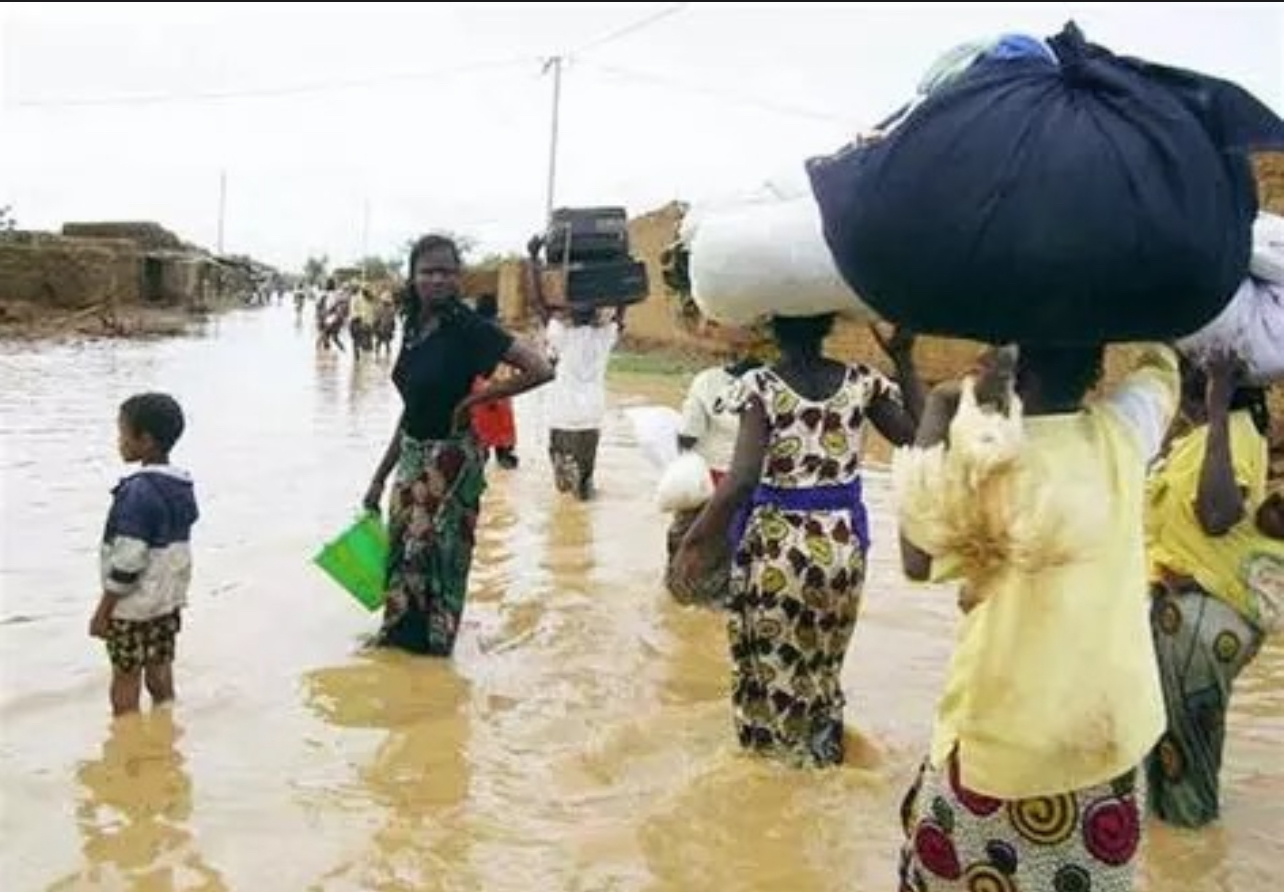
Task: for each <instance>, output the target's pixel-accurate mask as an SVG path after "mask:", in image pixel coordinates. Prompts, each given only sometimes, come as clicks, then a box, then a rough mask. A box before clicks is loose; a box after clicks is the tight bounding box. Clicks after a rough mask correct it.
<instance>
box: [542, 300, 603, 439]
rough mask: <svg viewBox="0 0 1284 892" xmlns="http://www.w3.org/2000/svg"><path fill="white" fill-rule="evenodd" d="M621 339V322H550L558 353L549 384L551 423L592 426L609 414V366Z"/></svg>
mask: <svg viewBox="0 0 1284 892" xmlns="http://www.w3.org/2000/svg"><path fill="white" fill-rule="evenodd" d="M619 339H620V326H619V325H618V324H616V323H615V322H609V323H607V324H606V325H572V326H568V325H566V324H565V323H563V322H562V321H561V320H560V319H552V320H550V321H549V323H548V346H549V348H550V349H551V350H552V351H553V353H554V354H555V356H556V357H557V366H556V375H555V377H554V378H553V383H552V384H550V385H549V387H548V403H547V405H548V426H549V427H550V428H553V429H555V430H568V431H581V430H593V429H595V428H599V427H601V426H602V419H603V417H604V416H605V415H606V367H607V363H609V362H610V360H611V351H612V350H613V349H615V345H616V343H618V342H619Z"/></svg>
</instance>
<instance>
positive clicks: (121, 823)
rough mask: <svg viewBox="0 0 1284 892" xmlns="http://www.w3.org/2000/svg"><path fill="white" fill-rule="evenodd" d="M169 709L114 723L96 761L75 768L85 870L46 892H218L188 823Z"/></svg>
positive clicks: (188, 782) (188, 804) (220, 886)
mask: <svg viewBox="0 0 1284 892" xmlns="http://www.w3.org/2000/svg"><path fill="white" fill-rule="evenodd" d="M182 733H183V732H182V727H181V726H180V725H179V723H178V722H177V721H175V719H174V715H173V713H172V712H170V711H169V710H157V711H155V712H152V713H150V714H147V715H133V716H125V717H122V718H120V719H117V720H115V721H113V722H112V725H111V731H110V734H109V735H108V737H107V739H106V740H105V741H104V742H103V745H102V754H101V756H100V757H99V758H97V759H92V760H89V761H86V762H82V763H81V764H80V766H79V767H78V768H77V770H76V780H77V782H78V783H79V785H80V791H81V792H80V798H79V801H78V803H77V805H76V826H77V829H78V830H79V831H80V836H81V839H82V852H83V856H84V862H85V865H84V867H82V868H81V869H80V870H79V871H78V872H77V873H76V874H75V875H74V876H72V877H68V878H66V879H63V880H60V881H58V882H55V883H54V884H53V885H52V886H50V890H51V892H62V890H67V892H71V890H80V889H86V888H102V889H107V888H128V889H132V890H136V892H152V890H155V892H162V890H163V892H173V890H180V889H181V890H190V892H223V890H226V889H227V888H228V887H227V885H226V884H225V883H224V881H223V877H222V875H221V874H220V873H219V871H218V870H217V869H216V868H214V867H212V866H211V865H210V864H208V863H207V862H206V860H205V858H204V856H203V855H202V853H201V852H200V850H199V848H198V847H197V845H196V841H195V838H194V834H193V832H192V830H191V828H190V826H189V822H190V821H191V819H192V779H191V777H190V776H189V775H188V773H187V769H186V767H185V765H184V758H183V755H182V753H181V752H180V751H179V748H178V742H179V740H180V739H181V737H182Z"/></svg>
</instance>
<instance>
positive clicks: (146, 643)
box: [107, 610, 183, 672]
mask: <svg viewBox="0 0 1284 892" xmlns="http://www.w3.org/2000/svg"><path fill="white" fill-rule="evenodd" d="M182 627H183V623H182V619H181V617H180V615H179V612H178V611H177V610H175V611H174V612H173V613H167V614H165V615H164V616H158V617H156V618H155V619H145V620H129V619H113V620H112V621H111V628H110V630H109V631H108V633H107V656H109V657H111V665H112V668H113V669H115V670H116V671H117V672H137V671H138V670H139V669H141V668H143V667H144V666H161V665H164V664H166V663H171V662H173V660H174V639H175V637H177V635H178V632H179V630H180V629H181V628H182Z"/></svg>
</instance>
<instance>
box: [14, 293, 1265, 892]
mask: <svg viewBox="0 0 1284 892" xmlns="http://www.w3.org/2000/svg"><path fill="white" fill-rule="evenodd" d="M386 375H387V368H386V365H385V364H382V363H375V362H367V363H365V364H363V365H362V366H361V367H357V368H354V366H353V363H352V360H351V357H350V356H338V355H333V354H331V355H320V356H318V355H317V354H316V353H315V351H314V349H313V344H312V331H311V324H310V320H308V319H306V318H305V319H304V320H301V321H296V319H295V317H294V314H293V312H292V310H290V309H285V308H282V309H275V308H274V309H267V310H259V311H246V312H241V313H237V314H233V315H230V316H225V317H222V318H221V319H219V320H217V321H216V322H214V323H211V325H210V327H209V328H208V330H207V331H205V332H204V333H203V334H202V335H201V336H199V337H194V338H185V339H176V340H167V341H159V342H149V343H137V342H135V343H106V342H98V343H82V344H57V345H54V344H13V345H0V381H2V382H3V387H2V388H0V486H2V487H3V489H2V493H0V497H2V504H3V533H2V539H0V542H2V544H3V552H2V558H0V585H2V588H3V593H2V595H0V888H3V889H4V890H6V892H26V890H59V892H62V890H81V889H86V890H98V889H103V890H116V889H121V890H140V892H146V890H166V892H169V890H205V892H216V890H247V892H258V890H274V892H280V890H325V892H341V890H452V892H453V890H487V892H489V890H494V892H507V890H513V892H531V890H541V892H545V890H547V892H554V890H556V892H561V890H567V892H577V890H586V892H587V890H594V892H596V890H603V892H606V890H619V892H626V890H627V892H632V890H656V892H659V890H688V889H689V890H704V889H727V890H736V892H758V890H764V892H765V890H773V892H774V890H782V892H821V890H823V892H831V890H833V892H837V890H891V889H893V888H894V887H895V880H894V871H895V862H896V853H897V847H898V844H899V839H898V836H899V826H898V819H897V805H898V803H899V800H900V797H901V795H902V793H903V791H904V789H905V787H906V785H907V783H908V782H909V780H910V777H911V773H912V771H913V768H914V766H915V764H916V763H917V760H918V759H919V757H920V756H921V755H922V753H923V752H924V749H925V746H926V742H927V739H928V731H929V723H930V718H931V713H932V707H933V703H934V698H935V695H936V693H937V691H938V690H939V688H940V685H941V679H942V674H943V671H944V667H945V661H946V659H947V656H948V654H949V650H950V645H951V633H952V624H953V622H954V599H953V597H952V595H950V594H949V593H948V592H946V591H941V590H932V589H914V588H910V587H908V586H906V585H905V584H903V583H902V582H901V581H900V579H899V578H898V576H897V573H896V570H895V567H894V565H893V563H892V560H893V556H894V550H893V549H892V548H891V547H890V545H891V543H892V542H893V541H894V540H893V536H892V531H891V529H890V528H889V526H888V521H887V512H886V510H885V489H884V488H883V487H882V486H881V485H879V483H878V482H877V478H876V477H875V478H874V483H873V485H871V486H870V491H871V497H872V499H873V501H874V508H875V515H876V518H877V522H876V524H875V538H876V542H875V546H874V552H873V555H872V564H873V566H872V575H871V578H870V580H869V583H868V586H867V590H866V602H865V606H864V613H863V616H862V619H861V623H860V625H859V627H858V629H857V631H856V635H855V639H854V642H853V645H852V651H851V654H850V657H849V660H848V663H847V668H846V672H845V683H846V686H847V690H848V695H849V706H848V711H849V722H850V724H851V725H852V726H853V727H854V728H856V729H858V730H859V732H860V733H861V734H862V735H863V738H864V740H865V742H866V743H867V744H868V747H867V748H866V749H865V751H863V752H861V753H860V755H859V759H858V760H857V764H856V765H854V766H851V767H845V768H843V769H839V770H836V771H830V772H819V773H802V772H795V771H790V770H786V769H780V768H775V767H772V766H770V765H766V764H762V763H759V762H756V761H754V760H750V759H746V758H743V757H740V756H738V755H737V754H736V753H735V751H734V748H733V747H732V740H731V729H730V720H729V715H728V708H727V704H726V699H725V690H726V680H727V662H726V657H725V651H726V647H725V639H724V632H723V628H722V624H721V622H720V621H719V619H718V617H716V616H714V615H712V614H709V613H706V612H703V611H700V610H694V609H684V608H681V607H678V606H676V605H675V604H673V603H672V602H671V601H670V600H669V598H668V597H667V595H666V594H665V593H664V592H663V590H662V588H661V586H660V585H659V581H658V580H659V572H660V560H661V555H662V554H663V550H664V524H663V518H662V517H661V516H660V515H659V514H658V512H657V511H656V510H655V509H654V508H653V506H652V503H651V498H650V494H651V489H652V485H653V481H654V474H653V472H652V471H651V469H650V468H649V467H648V466H647V464H646V461H645V459H644V458H643V456H642V455H641V453H640V451H639V450H638V449H637V448H635V447H634V446H633V445H632V444H631V442H630V433H629V428H628V425H627V422H626V421H625V420H624V419H623V417H622V416H621V414H620V413H619V411H618V410H619V408H620V407H621V406H624V405H627V404H629V403H645V402H655V401H657V400H658V399H659V400H666V401H676V399H677V398H678V396H679V393H680V388H681V386H682V382H681V381H680V380H679V379H678V378H677V377H673V378H664V377H650V378H631V379H619V380H617V381H616V382H615V386H614V400H613V409H612V414H611V417H610V419H609V421H608V424H607V427H606V431H605V436H604V444H603V449H602V455H601V460H600V471H599V480H600V483H601V496H600V498H599V500H598V501H596V502H594V503H592V504H591V505H588V506H584V505H580V504H575V503H572V502H568V501H565V500H563V499H560V498H557V497H555V496H554V495H553V493H552V485H551V482H550V475H549V471H548V467H547V462H546V460H545V459H544V457H543V455H542V454H541V451H542V442H540V440H541V438H540V437H539V435H538V433H537V431H538V429H539V424H538V417H539V414H540V413H539V399H538V398H537V397H532V398H529V399H527V400H524V401H522V402H520V403H519V410H518V424H519V431H520V435H521V436H522V438H523V442H522V446H521V449H520V453H521V457H522V459H523V465H522V467H521V469H520V470H519V471H516V472H512V473H503V472H496V473H495V474H494V475H493V478H492V481H491V488H490V490H489V492H488V494H487V497H486V504H485V515H484V519H483V526H482V529H481V532H480V541H479V545H478V549H477V555H476V567H475V571H474V577H473V587H472V596H471V601H470V604H469V607H468V611H467V613H466V616H465V628H464V631H463V635H462V639H461V643H460V647H459V651H458V655H457V657H456V659H455V660H454V661H453V662H451V663H441V662H432V661H425V660H416V659H412V658H405V657H398V656H392V655H378V656H369V655H364V654H362V653H360V652H359V645H360V643H361V641H362V638H363V636H364V635H365V634H367V633H369V632H370V631H371V630H372V629H373V628H374V627H375V625H376V618H375V617H373V616H371V615H369V614H367V613H365V612H364V610H363V609H362V608H361V607H359V606H358V604H357V603H356V602H355V601H354V600H352V599H351V598H349V597H348V596H347V595H346V594H345V593H343V592H342V591H341V590H339V589H338V588H336V587H335V586H334V585H333V584H332V583H330V582H329V581H328V580H327V579H325V578H324V577H323V576H322V575H321V574H320V572H319V571H318V570H316V569H315V568H314V567H312V566H311V565H310V564H309V558H310V556H311V555H312V553H313V552H314V551H315V549H316V548H317V546H318V545H319V544H320V543H321V542H322V541H324V539H326V538H327V537H329V536H330V535H332V534H334V533H335V532H337V531H338V530H339V529H340V528H341V527H342V526H343V525H344V524H345V523H346V522H347V521H348V520H350V519H351V518H352V517H353V516H354V513H355V509H356V506H357V503H358V500H359V498H360V496H361V494H362V493H363V492H364V490H365V486H366V483H367V481H368V479H369V475H370V472H371V470H372V468H373V465H374V463H375V462H376V460H377V458H378V455H379V453H380V450H381V449H382V447H383V445H384V443H385V442H386V440H387V437H388V435H389V433H390V431H391V428H392V424H393V421H394V418H395V413H396V397H395V394H394V393H393V391H392V388H391V387H390V385H389V384H387V383H386ZM150 388H163V389H167V390H169V391H171V392H173V393H175V394H176V395H177V396H178V397H179V398H180V399H181V400H182V401H183V403H184V404H185V407H186V408H187V411H188V416H189V427H188V432H187V434H186V437H185V438H184V441H183V442H182V443H181V445H180V447H179V449H178V450H177V452H176V454H175V461H176V463H179V464H181V465H184V466H186V467H188V468H189V469H190V470H191V471H192V472H193V473H194V475H195V477H196V479H197V483H198V487H199V489H198V493H199V496H200V498H201V500H202V507H203V510H204V517H203V519H202V521H201V523H200V525H199V526H198V528H197V531H196V555H197V561H198V567H197V578H196V582H195V586H194V590H193V592H192V597H191V606H190V608H189V610H188V612H187V614H186V615H185V617H184V631H183V634H182V636H181V638H180V643H179V659H178V664H177V670H176V673H177V681H178V686H179V697H180V702H179V703H178V705H177V707H176V708H175V709H174V710H173V711H172V712H161V713H155V714H146V715H144V716H143V717H141V718H138V717H135V718H134V719H132V720H122V721H120V722H116V723H113V722H112V720H111V719H110V717H109V714H108V707H107V699H106V683H107V676H108V666H107V663H106V658H105V656H104V654H103V653H102V651H101V645H100V644H99V643H98V642H95V641H92V640H91V639H89V638H88V637H87V631H86V629H87V624H88V621H89V616H90V613H91V611H92V609H93V606H94V601H95V599H96V597H97V579H96V563H95V561H96V551H95V548H96V538H97V536H98V534H99V530H100V526H101V523H102V519H103V513H104V511H105V508H106V505H107V493H108V489H109V488H110V486H111V485H112V484H113V483H114V481H115V479H116V477H117V476H118V475H119V474H120V473H121V471H122V469H121V468H120V466H119V464H118V462H117V460H116V456H115V431H114V424H115V419H114V415H115V407H116V406H117V404H118V403H119V401H120V400H121V399H123V398H124V397H125V396H127V395H128V394H129V393H131V392H134V391H138V390H143V389H150ZM1230 741H1231V742H1230V746H1229V751H1228V754H1227V765H1226V768H1225V777H1224V781H1225V791H1224V799H1225V802H1224V811H1225V817H1224V820H1223V822H1222V824H1221V825H1220V826H1218V827H1217V828H1215V829H1212V830H1209V831H1205V832H1203V833H1199V834H1190V833H1178V832H1173V831H1164V830H1162V829H1153V828H1152V834H1151V836H1150V838H1149V841H1148V844H1147V851H1146V858H1145V867H1144V870H1145V873H1146V884H1145V888H1146V889H1148V890H1152V892H1161V890H1162V892H1168V890H1192V892H1204V890H1208V892H1213V890H1217V892H1222V890H1235V892H1257V890H1265V889H1272V888H1275V887H1276V885H1277V882H1278V870H1279V865H1280V864H1281V863H1282V857H1284V842H1281V840H1284V797H1282V796H1281V794H1282V793H1284V760H1281V758H1280V755H1281V744H1282V743H1284V649H1281V648H1280V647H1279V646H1271V647H1268V648H1267V649H1266V650H1265V651H1264V652H1263V653H1262V654H1261V655H1260V656H1259V657H1258V659H1257V661H1256V663H1255V664H1254V665H1253V666H1252V667H1251V668H1250V669H1249V670H1248V672H1247V674H1246V676H1245V677H1244V678H1243V680H1242V682H1241V683H1240V686H1239V689H1238V690H1237V692H1236V699H1235V703H1234V709H1233V712H1232V715H1231V718H1230Z"/></svg>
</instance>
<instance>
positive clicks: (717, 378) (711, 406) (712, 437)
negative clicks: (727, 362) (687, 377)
mask: <svg viewBox="0 0 1284 892" xmlns="http://www.w3.org/2000/svg"><path fill="white" fill-rule="evenodd" d="M735 383H736V379H735V378H734V377H732V375H730V374H729V373H728V372H727V370H726V369H724V368H722V367H721V366H719V367H717V368H711V369H705V370H704V371H702V372H700V373H699V374H697V375H696V376H695V378H693V379H692V381H691V387H690V388H689V389H688V390H687V397H686V399H685V400H684V401H683V403H682V427H681V429H680V430H679V431H678V433H679V435H680V436H683V437H690V438H691V439H693V440H695V441H696V447H695V451H696V452H697V453H699V455H700V457H701V458H703V459H704V460H705V463H706V464H708V465H709V467H710V468H711V469H712V470H715V471H726V470H727V469H728V468H730V467H731V459H732V456H734V455H735V453H736V437H737V436H738V435H739V433H740V416H738V415H736V414H734V413H732V412H730V411H728V410H727V407H726V404H725V403H726V401H725V400H724V399H723V397H724V396H725V394H726V393H727V390H728V389H729V388H730V387H731V385H733V384H735Z"/></svg>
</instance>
